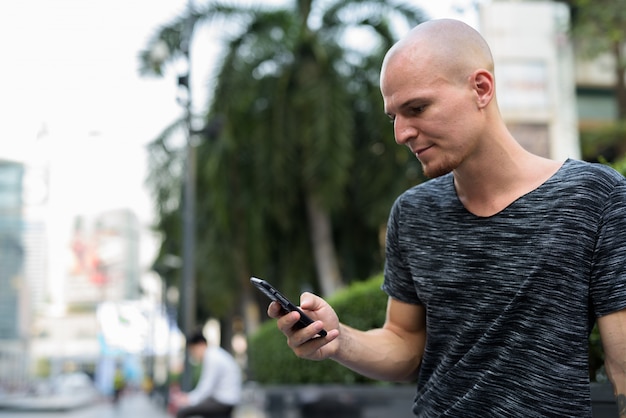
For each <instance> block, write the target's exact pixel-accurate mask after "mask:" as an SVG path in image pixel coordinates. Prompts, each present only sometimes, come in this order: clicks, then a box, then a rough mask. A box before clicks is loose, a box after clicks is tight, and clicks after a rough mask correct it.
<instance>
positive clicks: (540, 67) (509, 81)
mask: <svg viewBox="0 0 626 418" xmlns="http://www.w3.org/2000/svg"><path fill="white" fill-rule="evenodd" d="M479 19H480V28H479V30H480V32H481V33H482V35H483V36H484V37H485V39H486V40H487V42H488V43H489V44H490V46H491V50H492V53H493V57H494V62H495V72H496V74H495V76H496V80H497V85H498V90H497V91H496V94H497V100H498V104H499V105H500V110H501V112H502V116H503V118H504V120H505V122H506V124H507V126H508V127H509V130H510V131H511V132H512V134H513V136H515V138H516V139H517V140H518V141H519V142H520V143H521V144H522V145H523V146H524V147H525V148H526V149H528V150H530V151H531V152H534V153H536V154H539V155H542V156H545V157H548V158H554V159H561V160H562V159H565V158H568V157H569V158H580V144H579V137H578V115H577V105H576V103H577V101H576V80H575V75H574V74H575V73H574V51H573V47H572V43H571V40H570V37H569V30H570V21H569V8H568V7H567V6H566V5H565V4H563V3H560V2H555V1H510V0H508V1H497V0H496V1H492V2H486V3H482V4H481V7H480V16H479ZM529 22H532V24H529Z"/></svg>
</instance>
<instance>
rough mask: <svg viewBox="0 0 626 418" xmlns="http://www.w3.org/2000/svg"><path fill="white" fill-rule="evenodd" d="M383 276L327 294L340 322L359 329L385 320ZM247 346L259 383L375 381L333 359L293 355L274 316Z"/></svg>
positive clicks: (252, 374) (253, 372)
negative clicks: (382, 288)
mask: <svg viewBox="0 0 626 418" xmlns="http://www.w3.org/2000/svg"><path fill="white" fill-rule="evenodd" d="M382 280H383V278H382V275H379V276H376V277H373V278H371V279H369V280H367V281H364V282H357V283H355V284H353V285H351V286H350V287H348V288H346V289H344V290H342V291H340V292H337V294H335V295H333V296H332V297H331V298H328V302H329V303H330V304H331V306H332V307H333V308H334V309H335V312H337V315H338V316H339V318H340V320H341V321H342V322H343V323H345V324H348V325H350V326H352V327H354V328H357V329H362V330H367V329H371V328H378V327H380V326H382V324H383V323H384V321H385V312H386V306H387V295H386V294H385V293H384V292H383V291H382V290H381V289H380V286H381V284H382ZM248 347H249V349H248V359H249V364H250V375H251V376H250V377H251V378H252V379H253V380H256V381H257V382H259V383H263V384H306V383H338V384H355V383H374V381H373V380H371V379H367V378H365V377H363V376H361V375H359V374H357V373H354V372H352V371H351V370H349V369H347V368H345V367H343V366H341V365H339V364H337V363H335V362H334V361H332V360H324V361H319V362H317V361H310V360H303V359H300V358H298V357H296V355H295V354H293V352H292V351H291V349H290V348H289V347H288V346H287V343H286V341H285V336H284V335H283V334H282V333H281V332H280V331H279V330H278V328H277V327H276V321H273V320H270V321H267V322H266V323H264V324H263V325H262V326H261V328H260V329H259V331H258V332H256V333H255V334H254V335H252V336H250V339H249V345H248Z"/></svg>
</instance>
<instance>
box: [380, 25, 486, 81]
mask: <svg viewBox="0 0 626 418" xmlns="http://www.w3.org/2000/svg"><path fill="white" fill-rule="evenodd" d="M396 60H401V61H403V62H405V63H408V64H409V65H410V64H411V63H413V64H416V65H415V67H416V68H417V67H418V65H417V64H418V63H424V62H428V65H429V67H430V68H433V69H435V70H436V71H438V72H440V73H441V74H442V75H444V76H447V78H452V79H459V80H463V79H465V78H466V77H467V76H468V75H469V74H471V73H472V72H473V71H474V70H476V69H485V70H487V71H489V72H491V73H493V58H492V55H491V51H490V49H489V45H487V42H486V41H485V39H484V38H483V37H482V36H481V35H480V34H479V33H478V32H477V31H476V30H475V29H473V28H472V27H471V26H469V25H467V24H465V23H463V22H461V21H458V20H454V19H436V20H429V21H427V22H424V23H422V24H420V25H418V26H416V27H415V28H413V29H412V30H411V31H410V32H409V33H408V34H407V35H406V36H405V37H404V38H403V39H401V40H400V41H398V42H397V43H396V44H395V45H394V46H393V47H392V48H391V49H390V50H389V51H388V52H387V55H386V56H385V60H384V61H383V67H382V73H384V72H385V69H386V68H387V66H388V65H389V64H390V63H391V62H393V61H396ZM382 73H381V76H382Z"/></svg>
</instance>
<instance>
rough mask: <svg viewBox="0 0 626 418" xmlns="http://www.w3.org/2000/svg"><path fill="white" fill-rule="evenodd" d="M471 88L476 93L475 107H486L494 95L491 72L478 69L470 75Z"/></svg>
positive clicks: (494, 85)
mask: <svg viewBox="0 0 626 418" xmlns="http://www.w3.org/2000/svg"><path fill="white" fill-rule="evenodd" d="M472 87H473V89H474V91H475V92H476V98H477V103H476V104H477V105H478V107H479V108H484V107H487V105H488V104H489V103H490V102H491V100H492V99H493V97H494V95H495V94H496V84H495V79H494V76H493V74H491V72H489V71H487V70H484V69H480V70H476V71H475V72H474V74H472Z"/></svg>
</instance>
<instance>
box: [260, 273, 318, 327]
mask: <svg viewBox="0 0 626 418" xmlns="http://www.w3.org/2000/svg"><path fill="white" fill-rule="evenodd" d="M250 282H251V283H252V284H253V285H255V286H256V287H257V289H259V290H260V291H261V292H263V293H265V295H266V296H267V297H268V298H270V299H271V300H273V301H274V302H278V303H279V304H280V306H281V307H282V308H283V310H284V311H285V312H293V311H297V312H298V313H299V314H300V320H299V321H298V322H296V325H294V328H297V329H300V328H304V327H306V326H309V325H311V324H312V323H313V322H314V321H313V320H312V319H311V318H310V317H309V316H307V314H305V313H304V312H302V311H301V310H300V308H298V307H297V306H296V305H294V304H293V303H291V302H290V301H289V299H287V298H286V297H285V296H284V295H283V294H282V293H280V292H279V291H278V290H277V289H276V288H275V287H274V286H272V285H271V284H269V283H268V282H266V281H265V280H263V279H259V278H257V277H250ZM318 335H319V336H320V337H325V336H326V330H321V331H320V332H318Z"/></svg>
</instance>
